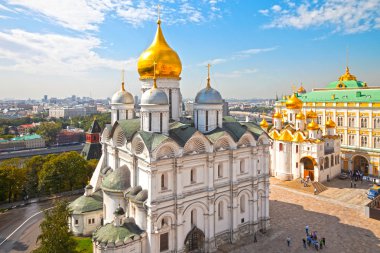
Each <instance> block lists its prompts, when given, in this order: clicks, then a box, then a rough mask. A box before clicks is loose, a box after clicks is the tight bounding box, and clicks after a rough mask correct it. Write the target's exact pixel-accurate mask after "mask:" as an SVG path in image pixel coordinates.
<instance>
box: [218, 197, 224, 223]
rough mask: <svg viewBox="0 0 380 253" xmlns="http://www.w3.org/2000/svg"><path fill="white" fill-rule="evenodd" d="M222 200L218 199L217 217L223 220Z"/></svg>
mask: <svg viewBox="0 0 380 253" xmlns="http://www.w3.org/2000/svg"><path fill="white" fill-rule="evenodd" d="M223 208H224V207H223V201H220V202H219V203H218V219H219V220H223V211H224V210H223Z"/></svg>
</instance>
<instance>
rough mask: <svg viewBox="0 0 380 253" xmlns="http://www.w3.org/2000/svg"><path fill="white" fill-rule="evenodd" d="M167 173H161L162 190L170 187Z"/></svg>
mask: <svg viewBox="0 0 380 253" xmlns="http://www.w3.org/2000/svg"><path fill="white" fill-rule="evenodd" d="M167 177H168V176H167V174H166V173H163V174H162V175H161V190H167V189H168V179H167Z"/></svg>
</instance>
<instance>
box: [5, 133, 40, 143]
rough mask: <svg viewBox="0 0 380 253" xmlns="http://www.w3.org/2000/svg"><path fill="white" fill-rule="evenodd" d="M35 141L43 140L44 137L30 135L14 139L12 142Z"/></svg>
mask: <svg viewBox="0 0 380 253" xmlns="http://www.w3.org/2000/svg"><path fill="white" fill-rule="evenodd" d="M34 139H42V137H41V135H38V134H28V135H24V136H18V137H14V138H12V139H11V140H12V141H28V140H34Z"/></svg>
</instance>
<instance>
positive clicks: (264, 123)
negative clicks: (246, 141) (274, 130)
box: [260, 118, 268, 128]
mask: <svg viewBox="0 0 380 253" xmlns="http://www.w3.org/2000/svg"><path fill="white" fill-rule="evenodd" d="M260 126H261V127H262V128H267V127H268V122H267V121H266V120H265V119H264V118H263V120H262V121H261V122H260Z"/></svg>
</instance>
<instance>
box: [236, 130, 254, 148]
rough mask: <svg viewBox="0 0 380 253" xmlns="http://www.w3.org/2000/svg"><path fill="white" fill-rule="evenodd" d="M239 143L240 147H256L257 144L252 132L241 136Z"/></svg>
mask: <svg viewBox="0 0 380 253" xmlns="http://www.w3.org/2000/svg"><path fill="white" fill-rule="evenodd" d="M237 145H238V146H239V147H249V146H251V147H254V146H256V140H255V138H254V137H253V136H252V134H251V133H249V132H246V133H245V134H243V135H242V136H241V137H240V140H239V141H238V143H237Z"/></svg>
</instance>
